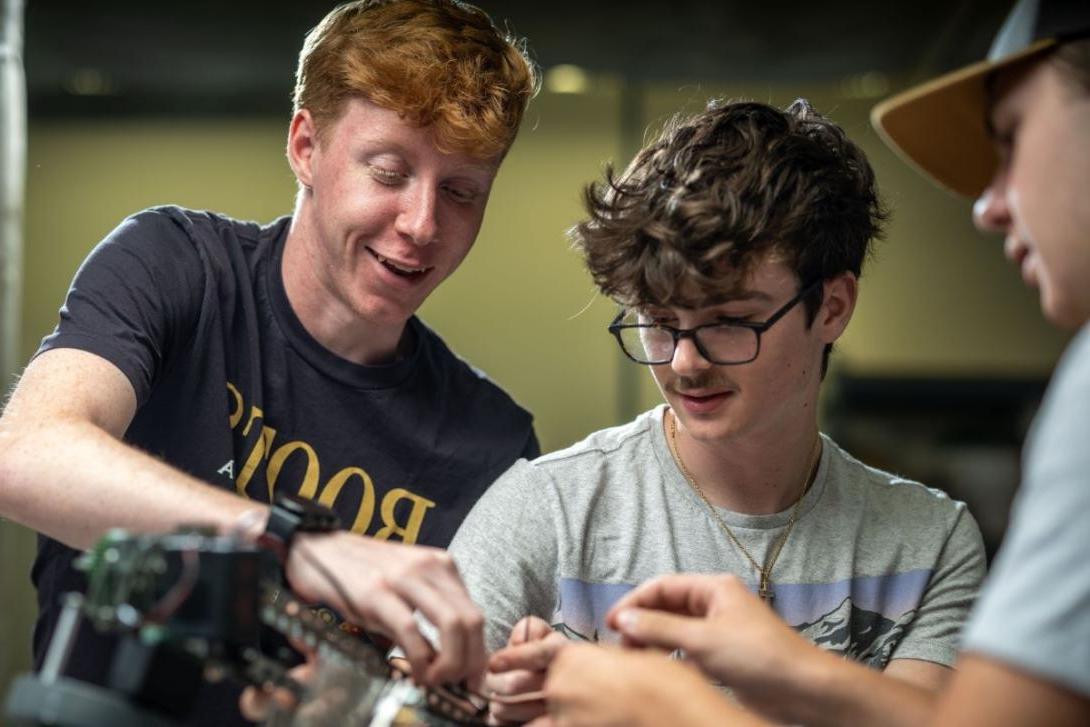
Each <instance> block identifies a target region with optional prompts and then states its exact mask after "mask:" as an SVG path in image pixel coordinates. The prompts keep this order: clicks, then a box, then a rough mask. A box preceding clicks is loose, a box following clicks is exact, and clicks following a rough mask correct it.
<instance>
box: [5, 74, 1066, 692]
mask: <svg viewBox="0 0 1090 727" xmlns="http://www.w3.org/2000/svg"><path fill="white" fill-rule="evenodd" d="M621 90H622V89H621V88H620V85H619V83H618V82H616V81H611V80H609V79H598V80H597V81H596V82H595V84H594V88H593V93H590V94H587V95H552V94H548V93H543V94H542V95H541V96H539V98H538V99H537V100H536V101H535V102H534V104H533V106H532V108H531V111H530V112H529V115H528V117H527V120H526V124H525V125H524V130H523V132H522V134H521V136H520V138H519V140H518V142H517V143H516V145H515V147H514V148H513V150H512V151H511V153H510V155H509V157H508V160H507V162H506V163H505V165H504V168H503V171H502V172H501V175H500V178H499V180H498V181H497V184H496V186H495V189H494V191H493V195H492V201H491V204H490V207H489V210H488V214H487V217H486V220H485V224H484V228H483V230H482V233H481V236H480V238H479V240H478V242H477V249H476V250H475V251H474V252H473V254H472V255H471V256H470V257H469V259H468V260H467V261H466V263H465V264H464V265H463V268H462V269H461V270H460V271H459V272H458V274H457V275H456V276H455V277H454V278H452V279H451V280H450V281H448V282H447V283H446V284H445V285H444V286H443V287H442V288H441V289H440V290H439V291H438V292H437V293H436V294H435V295H433V296H432V298H431V299H430V300H429V301H428V303H427V305H426V306H425V307H424V309H423V311H422V315H423V317H424V318H425V320H427V321H428V322H429V323H430V324H431V325H432V326H433V327H435V328H436V329H438V330H439V331H440V332H441V333H442V334H443V335H444V336H445V337H446V339H447V340H448V342H449V343H450V344H451V346H452V348H454V350H456V351H457V352H459V353H460V354H462V355H463V356H465V357H466V358H468V359H469V360H471V361H472V362H473V363H475V364H476V365H478V366H479V367H481V368H483V369H484V370H485V371H487V372H488V373H489V374H490V375H491V376H492V377H493V378H494V379H496V380H497V381H498V382H500V383H501V384H502V385H503V386H505V387H506V388H507V389H508V390H509V391H511V392H512V393H513V394H514V396H515V397H516V398H517V399H518V400H519V401H520V402H521V403H522V404H523V405H525V406H527V407H528V408H530V409H531V410H533V412H534V413H535V415H536V417H537V427H538V433H539V436H540V437H541V440H542V444H543V446H544V448H545V449H546V450H551V449H556V448H559V447H562V446H564V445H566V444H568V443H570V442H572V441H574V440H577V439H579V438H581V437H582V436H583V435H585V434H586V433H588V432H590V431H592V430H594V429H598V428H601V427H604V426H608V425H610V424H613V423H615V422H618V421H619V420H620V418H621V413H620V412H619V410H621V409H632V408H633V407H634V406H635V407H636V408H642V407H645V406H650V405H652V404H654V403H655V402H656V401H657V394H656V392H655V390H654V389H653V387H652V386H651V385H650V379H649V377H648V376H647V375H646V374H645V373H644V372H642V371H638V372H637V373H636V379H635V380H636V381H638V382H642V383H639V384H636V386H635V388H636V389H637V390H636V391H634V392H632V393H630V395H629V396H628V397H627V399H624V401H626V402H628V403H625V404H624V405H623V406H622V404H621V399H620V398H619V393H618V389H619V384H618V381H619V380H620V379H621V377H620V376H619V374H618V370H619V367H620V366H630V365H631V364H627V363H626V362H624V361H622V359H621V357H620V355H619V354H618V353H617V352H616V351H615V350H614V348H615V344H614V343H613V341H612V339H611V338H610V337H609V336H608V334H606V332H605V326H606V324H607V323H608V322H609V319H610V318H611V316H612V311H613V306H612V304H611V303H610V302H609V301H607V300H604V299H602V298H601V297H599V296H596V295H595V292H594V290H593V288H592V286H591V285H590V283H589V280H588V279H587V277H586V275H585V274H584V273H583V271H582V269H581V264H580V261H579V258H578V255H577V254H575V253H574V252H573V251H572V250H571V249H570V246H569V244H568V242H567V240H566V238H565V235H564V232H565V230H566V229H567V228H568V227H570V226H571V225H572V224H573V223H574V222H575V221H576V220H578V219H579V217H580V190H581V187H582V185H583V184H585V183H586V182H587V181H589V180H591V179H593V178H595V177H596V176H598V174H599V173H600V171H601V168H602V165H603V163H604V162H605V161H606V160H609V159H613V160H616V161H617V162H618V163H619V164H620V165H621V166H623V164H624V163H625V162H626V161H627V159H623V158H621V156H622V148H623V147H625V146H626V142H625V140H624V139H623V138H622V129H623V128H624V127H623V125H622V121H621V118H620V115H621V110H620V109H621V106H622V104H621V97H622V94H621ZM635 92H636V93H638V94H639V95H640V97H641V98H642V101H643V108H644V109H645V119H644V120H645V121H647V122H656V121H657V122H661V120H663V119H665V118H666V117H667V116H668V115H669V114H670V113H672V112H673V111H675V110H677V109H679V108H681V107H687V108H689V109H690V110H693V109H696V108H699V106H700V105H701V104H702V103H703V101H704V100H705V99H706V98H708V97H710V96H717V95H725V96H730V97H738V96H745V97H749V98H756V99H758V100H763V101H769V102H772V103H777V104H780V105H782V104H785V103H787V102H789V101H790V100H792V99H793V98H794V97H795V96H796V95H807V96H808V97H809V98H810V99H811V100H812V101H813V102H814V104H815V106H816V107H817V108H818V110H820V111H822V112H824V113H826V114H828V115H830V116H832V117H833V118H834V119H835V120H836V121H838V122H840V123H841V124H842V125H843V126H844V127H845V128H846V129H847V130H848V133H849V134H850V135H851V136H852V137H853V138H855V139H856V140H857V141H858V142H859V143H861V144H862V145H863V146H864V147H865V148H866V150H867V151H868V152H869V153H870V155H871V159H872V161H873V163H874V165H875V167H876V169H877V171H878V175H879V179H880V181H881V184H882V186H883V189H884V192H885V195H886V197H887V198H888V200H889V201H890V203H891V204H892V206H893V208H894V213H895V218H894V221H893V223H892V225H891V226H890V229H889V235H888V240H887V241H886V242H884V243H882V244H881V245H880V246H879V247H878V248H877V254H876V255H875V257H874V259H873V260H872V261H871V263H870V265H869V267H868V269H867V270H866V271H865V275H864V277H863V281H862V294H861V300H860V303H859V308H858V310H857V313H856V317H855V320H854V321H853V323H852V325H851V327H850V328H849V330H848V333H847V334H846V336H845V337H844V339H843V342H842V344H841V346H840V350H839V354H838V355H837V357H836V358H835V359H834V362H835V363H834V365H838V366H847V367H851V369H852V370H854V371H862V372H866V373H912V374H973V375H985V376H1000V375H1005V374H1041V373H1047V372H1048V371H1050V370H1051V367H1052V365H1053V363H1054V361H1055V359H1056V357H1057V355H1058V353H1059V351H1060V350H1061V348H1062V346H1063V344H1064V337H1063V336H1062V335H1060V334H1057V333H1055V332H1053V331H1052V330H1051V329H1050V328H1049V327H1047V326H1045V325H1044V324H1043V323H1042V321H1041V318H1040V314H1039V312H1038V310H1037V305H1036V296H1035V294H1034V293H1033V292H1031V291H1027V290H1025V289H1023V287H1022V286H1021V284H1020V282H1019V280H1018V276H1017V273H1016V272H1015V271H1014V270H1013V269H1012V268H1010V267H1009V266H1008V265H1007V264H1006V262H1005V261H1004V260H1003V258H1002V255H1001V252H1000V248H1001V243H1000V241H999V240H997V239H987V238H984V237H982V236H980V235H978V234H976V233H975V232H974V231H973V230H972V228H971V225H970V224H969V220H968V215H969V203H968V202H965V201H959V200H955V199H953V198H951V197H948V196H946V195H945V194H943V193H941V192H939V191H937V190H935V189H932V188H931V187H930V186H928V185H927V183H926V182H924V181H923V180H922V179H920V178H919V177H917V176H916V175H915V174H914V173H913V172H912V171H910V170H908V169H907V168H906V167H904V166H903V165H902V164H901V163H900V162H899V161H897V160H896V159H894V157H893V156H892V154H891V153H890V152H889V151H888V150H886V148H885V147H884V146H883V145H882V144H881V142H880V141H879V140H878V139H877V137H876V136H875V134H874V132H873V131H871V129H870V126H869V123H868V121H867V114H868V112H869V109H870V107H871V105H872V104H873V101H874V100H873V99H858V98H852V97H850V96H847V95H843V94H841V93H840V91H839V89H838V88H837V87H833V86H828V87H816V88H798V87H795V88H792V89H791V90H790V92H789V91H788V90H787V89H784V88H779V87H764V86H761V87H731V88H717V87H711V86H706V87H705V86H701V85H693V84H691V83H690V84H685V85H682V84H680V83H679V84H677V85H676V86H672V85H667V84H663V85H660V86H655V87H649V88H643V89H635ZM640 125H641V126H642V125H643V123H642V122H641V123H640ZM286 126H287V118H286V117H285V118H279V119H253V120H229V121H213V120H201V121H146V120H115V121H94V122H89V121H66V122H59V121H52V122H32V124H31V126H30V130H29V134H30V139H29V150H28V193H27V198H28V208H27V214H26V253H25V258H26V277H25V308H24V313H25V314H24V318H23V326H24V328H23V338H22V352H23V354H24V355H25V356H26V357H29V356H30V355H31V353H32V352H33V351H34V349H35V348H36V346H37V342H38V341H39V340H40V338H41V337H42V336H43V335H45V334H46V333H48V332H49V331H50V330H51V328H52V327H53V325H54V322H55V320H56V311H57V307H58V305H59V303H60V301H61V300H62V298H63V296H64V293H65V290H66V289H67V286H68V283H69V281H70V279H71V277H72V274H73V273H74V271H75V269H76V267H77V266H78V265H79V262H80V261H81V260H82V258H83V257H84V255H86V253H87V252H88V250H90V248H91V247H92V246H93V245H94V244H95V243H96V242H97V241H98V240H99V239H101V238H102V236H103V235H104V234H106V233H107V232H108V231H109V230H110V229H111V228H112V227H113V226H114V225H116V224H117V222H118V221H119V220H121V218H123V217H124V216H125V215H127V214H129V213H131V212H133V211H135V210H138V209H140V208H143V207H146V206H149V205H154V204H161V203H168V202H170V203H177V204H182V205H187V206H192V207H198V208H200V207H207V208H212V209H216V210H220V211H223V212H227V213H229V214H232V215H234V216H236V217H240V218H253V219H259V220H269V219H271V218H273V217H276V216H278V215H281V214H285V213H287V212H289V211H290V208H291V202H292V196H293V194H294V184H293V180H292V177H291V174H290V172H289V170H288V167H287V164H286V162H285V161H284V158H283V152H282V150H283V145H284V136H285V133H286ZM628 146H630V144H628ZM73 466H78V463H73ZM32 546H33V543H32V537H31V534H30V533H29V532H27V531H26V530H24V529H22V528H19V527H17V526H14V525H11V524H7V523H0V549H2V550H0V555H2V556H3V557H2V558H0V604H2V605H0V609H3V611H2V614H3V615H2V616H0V690H3V689H4V688H5V685H6V683H7V680H8V679H10V677H11V676H12V675H13V674H14V672H15V671H17V670H19V669H23V668H25V664H26V661H25V660H26V654H27V652H28V643H29V629H30V623H31V619H32V614H33V594H32V591H31V590H30V588H29V585H28V582H27V579H26V573H27V570H28V568H29V562H30V557H31V554H32V550H33V547H32Z"/></svg>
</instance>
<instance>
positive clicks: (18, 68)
mask: <svg viewBox="0 0 1090 727" xmlns="http://www.w3.org/2000/svg"><path fill="white" fill-rule="evenodd" d="M2 1H3V6H2V11H3V12H2V14H0V404H2V402H3V400H4V398H5V397H6V396H7V391H8V389H9V388H10V387H11V383H12V378H13V377H14V375H15V372H16V370H17V368H18V366H19V347H20V338H19V324H20V318H21V315H22V312H21V311H22V268H23V201H24V197H25V192H24V188H25V183H26V80H25V78H24V76H23V0H2ZM29 536H30V533H29V532H28V531H25V530H23V529H22V528H19V527H18V526H16V525H14V524H12V523H8V522H4V521H3V520H0V593H3V594H4V602H5V603H4V618H3V619H2V620H0V703H2V702H3V701H4V700H3V697H4V694H5V693H6V692H7V685H8V681H9V679H10V678H11V677H12V676H14V674H15V672H16V670H18V669H21V668H25V667H26V666H28V662H29V656H30V654H29V651H30V650H29V648H28V647H29V644H27V641H28V635H29V632H30V628H29V623H28V621H27V619H26V618H25V617H24V614H25V613H27V609H26V608H23V607H22V606H23V603H21V602H20V599H19V598H17V597H16V595H17V594H16V591H18V590H19V589H18V588H14V587H13V586H14V584H16V583H21V582H22V581H23V580H24V579H25V578H26V571H25V567H26V561H25V557H24V554H26V553H28V552H30V547H31V546H32V544H33V540H32V539H31V538H30V537H29ZM22 590H25V588H24V589H22ZM18 595H22V594H21V593H20V594H18Z"/></svg>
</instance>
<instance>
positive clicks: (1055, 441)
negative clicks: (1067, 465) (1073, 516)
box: [1027, 324, 1090, 467]
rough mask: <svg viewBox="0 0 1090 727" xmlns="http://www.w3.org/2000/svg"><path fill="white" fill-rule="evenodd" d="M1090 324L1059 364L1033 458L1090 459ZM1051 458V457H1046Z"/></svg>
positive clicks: (1034, 435) (1034, 437)
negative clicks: (1089, 437)
mask: <svg viewBox="0 0 1090 727" xmlns="http://www.w3.org/2000/svg"><path fill="white" fill-rule="evenodd" d="M1087 402H1090V324H1087V325H1086V326H1083V328H1082V330H1081V331H1079V333H1078V334H1077V335H1076V336H1075V338H1074V339H1073V340H1072V341H1071V343H1070V345H1069V346H1068V348H1067V350H1066V351H1065V352H1064V355H1063V358H1061V359H1060V363H1059V365H1058V366H1057V367H1056V373H1055V374H1054V375H1053V377H1052V382H1051V384H1050V385H1049V388H1048V392H1047V393H1046V394H1045V398H1044V401H1043V402H1042V403H1041V409H1040V412H1039V414H1038V416H1037V419H1036V421H1035V422H1034V425H1033V430H1032V431H1031V433H1030V437H1029V451H1030V457H1029V459H1028V462H1027V464H1028V465H1029V466H1030V467H1033V466H1034V464H1035V463H1034V461H1033V460H1034V455H1041V454H1047V455H1054V454H1056V453H1062V454H1063V455H1064V456H1065V457H1066V458H1069V459H1081V460H1083V461H1086V460H1088V459H1090V448H1088V447H1086V446H1085V437H1086V428H1087V427H1088V426H1090V406H1087ZM1046 461H1047V460H1046Z"/></svg>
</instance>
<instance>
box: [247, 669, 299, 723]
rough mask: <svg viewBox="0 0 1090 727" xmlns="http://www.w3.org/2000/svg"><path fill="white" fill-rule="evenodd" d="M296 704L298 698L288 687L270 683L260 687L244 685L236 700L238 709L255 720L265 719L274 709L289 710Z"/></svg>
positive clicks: (261, 720) (248, 717)
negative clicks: (240, 694)
mask: <svg viewBox="0 0 1090 727" xmlns="http://www.w3.org/2000/svg"><path fill="white" fill-rule="evenodd" d="M293 671H294V670H293ZM298 704H299V700H298V699H297V698H296V696H295V694H294V693H293V692H292V691H291V690H290V689H285V688H284V687H276V686H273V685H272V684H271V683H268V684H265V685H264V686H262V687H261V688H258V687H246V689H245V690H243V692H242V696H240V697H239V700H238V705H239V711H240V712H242V715H243V716H244V717H246V719H249V720H253V721H255V722H263V721H265V720H266V719H268V718H269V716H270V715H271V714H272V713H273V711H274V710H279V711H283V712H290V711H292V710H294V709H295V708H296V706H297V705H298Z"/></svg>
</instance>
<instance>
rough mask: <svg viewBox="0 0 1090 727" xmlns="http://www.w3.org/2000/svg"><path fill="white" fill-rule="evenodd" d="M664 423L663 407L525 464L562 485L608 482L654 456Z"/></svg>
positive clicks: (534, 471)
mask: <svg viewBox="0 0 1090 727" xmlns="http://www.w3.org/2000/svg"><path fill="white" fill-rule="evenodd" d="M659 421H661V407H659V408H656V409H652V410H650V411H647V412H644V413H643V414H641V415H639V416H638V417H636V419H634V420H633V421H631V422H628V423H627V424H622V425H619V426H615V427H608V428H606V429H601V430H598V431H596V432H593V433H591V434H590V435H588V436H587V437H586V438H585V439H583V440H581V441H579V442H576V443H575V444H573V445H571V446H569V447H565V448H564V449H560V450H557V451H555V452H551V453H549V454H546V455H542V456H541V457H538V458H537V459H535V460H533V461H531V462H527V463H526V471H527V472H529V473H532V475H533V476H537V477H546V478H550V479H554V480H556V481H557V482H558V483H561V484H562V486H564V485H569V486H579V485H578V484H577V483H581V482H584V481H585V480H588V479H590V480H593V481H595V482H599V483H601V482H609V481H611V480H612V477H611V475H612V474H614V473H616V472H618V471H621V470H624V471H628V470H630V469H632V468H639V467H640V463H641V462H644V461H645V460H646V458H647V457H649V456H652V454H651V452H652V449H653V436H654V427H655V426H656V424H657V423H658V422H659Z"/></svg>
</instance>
